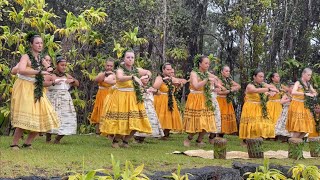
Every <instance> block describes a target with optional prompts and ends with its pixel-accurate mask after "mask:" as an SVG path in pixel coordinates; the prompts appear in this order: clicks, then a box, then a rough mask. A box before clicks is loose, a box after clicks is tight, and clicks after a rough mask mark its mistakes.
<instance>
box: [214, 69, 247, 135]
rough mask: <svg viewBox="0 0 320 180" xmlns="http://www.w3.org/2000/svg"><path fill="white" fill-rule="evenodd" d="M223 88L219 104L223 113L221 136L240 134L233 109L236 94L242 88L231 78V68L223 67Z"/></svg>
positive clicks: (219, 96) (219, 95)
mask: <svg viewBox="0 0 320 180" xmlns="http://www.w3.org/2000/svg"><path fill="white" fill-rule="evenodd" d="M221 81H222V86H223V87H224V88H222V90H221V91H219V92H218V98H217V100H218V102H219V107H220V111H221V134H222V135H221V136H222V137H223V134H232V133H236V132H238V128H237V121H236V115H235V112H234V108H233V104H232V103H233V100H234V95H235V92H237V91H239V89H240V88H241V86H240V85H239V84H238V83H236V82H235V81H233V80H232V79H231V78H230V67H229V66H226V65H225V66H223V67H222V70H221Z"/></svg>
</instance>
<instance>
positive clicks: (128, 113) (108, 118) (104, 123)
mask: <svg viewBox="0 0 320 180" xmlns="http://www.w3.org/2000/svg"><path fill="white" fill-rule="evenodd" d="M133 130H136V131H139V132H142V133H148V134H151V132H152V129H151V125H150V123H149V120H148V117H147V115H146V110H145V108H144V104H143V103H139V104H138V103H137V100H136V95H135V92H134V91H130V92H124V91H119V90H114V92H113V93H112V95H110V96H109V99H108V103H107V104H106V113H105V115H104V116H103V118H102V119H101V122H100V132H101V133H102V134H103V135H107V134H119V135H129V134H130V133H131V131H133Z"/></svg>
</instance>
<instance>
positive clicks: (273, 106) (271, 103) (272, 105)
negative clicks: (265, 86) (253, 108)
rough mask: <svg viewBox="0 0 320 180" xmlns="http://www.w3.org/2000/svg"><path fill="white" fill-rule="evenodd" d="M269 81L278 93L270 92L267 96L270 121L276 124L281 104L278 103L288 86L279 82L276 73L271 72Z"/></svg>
mask: <svg viewBox="0 0 320 180" xmlns="http://www.w3.org/2000/svg"><path fill="white" fill-rule="evenodd" d="M270 80H271V83H270V85H273V86H274V87H275V88H277V89H278V91H279V93H276V92H270V93H269V96H268V102H267V109H268V114H269V116H270V118H271V119H272V122H273V123H274V124H275V125H276V124H277V121H278V119H279V117H280V115H281V112H282V104H281V103H280V101H281V98H282V95H283V93H284V92H285V89H286V90H287V89H288V88H287V87H286V86H284V85H283V84H281V83H280V76H279V74H278V73H276V72H273V73H272V74H271V76H270Z"/></svg>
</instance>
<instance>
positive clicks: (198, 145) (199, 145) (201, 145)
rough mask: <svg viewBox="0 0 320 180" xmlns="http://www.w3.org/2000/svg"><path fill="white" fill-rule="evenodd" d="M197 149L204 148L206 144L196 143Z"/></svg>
mask: <svg viewBox="0 0 320 180" xmlns="http://www.w3.org/2000/svg"><path fill="white" fill-rule="evenodd" d="M196 145H197V147H203V146H205V145H206V144H205V143H204V142H202V141H201V142H197V144H196Z"/></svg>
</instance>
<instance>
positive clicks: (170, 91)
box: [161, 75, 174, 111]
mask: <svg viewBox="0 0 320 180" xmlns="http://www.w3.org/2000/svg"><path fill="white" fill-rule="evenodd" d="M161 77H162V80H163V78H165V77H164V76H163V75H161ZM163 82H164V83H165V84H166V85H167V87H168V108H169V111H173V91H174V86H173V83H172V79H171V78H169V79H166V80H163Z"/></svg>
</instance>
